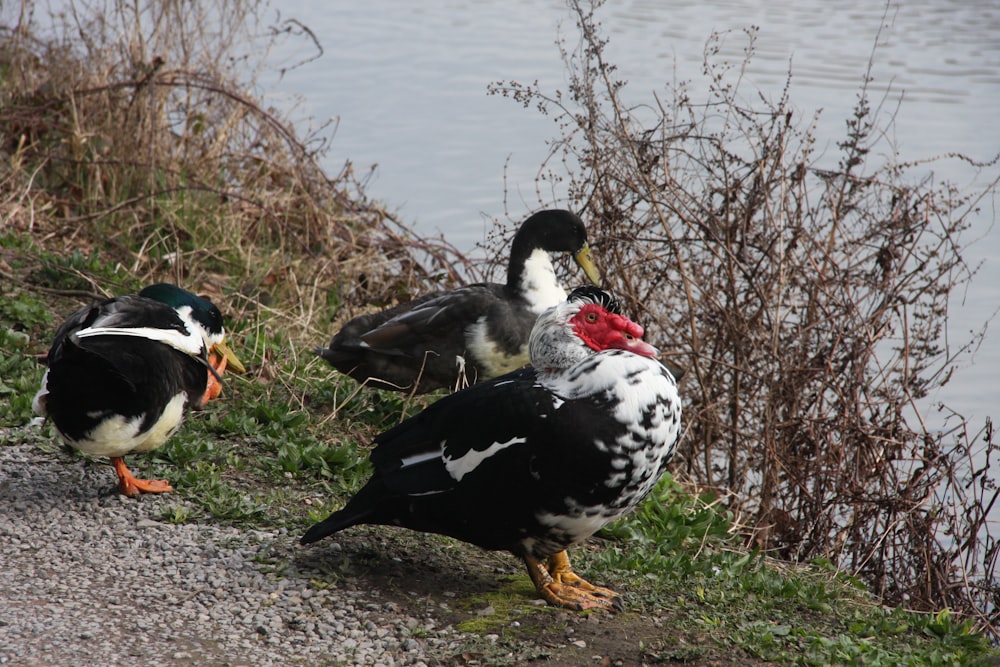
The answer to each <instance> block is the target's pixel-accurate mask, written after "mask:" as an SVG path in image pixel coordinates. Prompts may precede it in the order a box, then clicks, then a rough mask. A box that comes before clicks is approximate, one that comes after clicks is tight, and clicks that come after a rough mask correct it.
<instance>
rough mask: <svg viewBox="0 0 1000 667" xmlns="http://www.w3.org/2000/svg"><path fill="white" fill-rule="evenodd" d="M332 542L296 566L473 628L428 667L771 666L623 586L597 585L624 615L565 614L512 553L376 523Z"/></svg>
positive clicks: (409, 609)
mask: <svg viewBox="0 0 1000 667" xmlns="http://www.w3.org/2000/svg"><path fill="white" fill-rule="evenodd" d="M338 540H339V544H340V545H341V550H339V551H337V552H335V553H332V552H331V551H330V550H324V549H323V548H322V545H323V543H322V542H321V543H319V544H318V545H316V546H313V547H311V548H309V549H308V550H307V551H303V552H301V553H300V555H299V556H298V557H297V558H296V564H297V566H299V567H300V568H302V569H303V570H310V569H319V570H330V569H331V568H334V569H337V570H338V571H339V572H340V573H341V574H340V576H348V577H350V578H351V580H352V583H353V584H354V585H355V586H359V587H361V588H368V589H370V590H372V591H373V592H377V594H378V595H379V596H380V597H384V598H387V599H389V600H392V601H393V602H395V603H396V604H398V605H399V607H400V609H401V610H404V611H407V612H408V613H417V612H427V611H428V610H432V613H433V614H434V615H435V616H436V617H437V618H438V619H439V620H440V621H441V622H442V624H445V625H452V626H454V627H456V628H459V629H464V628H469V630H470V632H469V633H468V634H467V635H465V636H467V637H468V638H469V642H468V643H469V647H468V648H467V649H466V650H463V651H462V652H460V653H456V654H453V655H440V656H436V660H435V662H433V663H431V664H433V665H439V666H447V667H453V666H459V665H495V664H514V665H521V664H537V665H546V666H547V667H574V666H583V665H593V666H595V667H611V666H623V667H625V666H632V665H636V666H638V665H657V664H684V665H692V666H695V667H710V666H712V667H721V666H728V665H733V666H735V665H741V666H752V665H764V664H773V663H767V662H762V661H757V660H754V659H752V658H750V657H748V656H746V655H743V654H742V653H741V654H740V655H738V656H733V655H732V651H731V650H729V649H726V648H725V647H720V646H718V645H716V643H715V642H714V641H713V640H712V639H711V638H710V637H709V636H708V635H707V634H706V633H702V632H699V630H698V628H696V627H691V626H690V624H689V622H688V621H685V622H686V623H688V626H687V627H685V626H683V625H681V623H680V621H679V617H678V616H677V615H675V614H673V613H672V612H671V611H670V610H661V611H659V612H658V613H655V614H650V615H646V614H641V613H638V612H636V611H630V609H629V595H628V591H627V590H625V589H623V588H622V587H621V586H617V585H615V583H614V582H599V581H594V583H599V584H601V585H606V586H610V587H611V588H613V589H615V590H617V591H618V592H620V593H622V594H623V597H624V599H625V611H624V612H621V613H614V614H612V613H604V612H590V613H583V612H573V611H565V610H559V609H554V608H552V607H549V606H547V605H545V604H544V603H543V602H542V601H541V600H540V599H538V598H537V597H536V596H535V595H534V591H533V589H532V588H531V584H530V582H529V580H528V578H527V575H526V574H523V573H522V569H523V568H522V566H521V564H520V561H518V560H517V559H516V558H514V557H513V556H511V555H509V554H505V553H493V552H486V551H482V550H479V549H476V548H474V547H469V546H467V545H464V544H460V543H457V542H452V541H450V540H445V539H444V538H438V537H436V536H426V535H420V534H414V533H410V532H408V531H404V530H400V529H392V528H381V527H378V528H376V527H361V528H356V529H352V530H351V531H346V532H345V533H342V534H340V535H338ZM572 555H573V554H572V552H571V553H570V556H571V558H572ZM579 573H580V574H582V575H584V576H586V572H583V571H580V572H579ZM497 601H499V604H498V602H497ZM470 626H471V627H470Z"/></svg>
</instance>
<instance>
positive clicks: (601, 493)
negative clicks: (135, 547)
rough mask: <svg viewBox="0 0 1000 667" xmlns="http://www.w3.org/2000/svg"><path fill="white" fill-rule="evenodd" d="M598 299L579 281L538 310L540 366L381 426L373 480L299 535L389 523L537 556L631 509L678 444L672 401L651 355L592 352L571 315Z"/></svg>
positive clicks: (677, 407) (666, 378) (669, 381)
mask: <svg viewBox="0 0 1000 667" xmlns="http://www.w3.org/2000/svg"><path fill="white" fill-rule="evenodd" d="M593 303H604V304H606V305H608V306H611V308H612V309H613V308H614V304H613V302H612V301H610V300H609V297H608V296H607V295H606V294H604V293H602V292H601V291H600V290H598V289H596V288H582V289H579V290H576V291H575V292H574V293H573V294H572V295H571V296H570V298H569V300H568V301H567V302H565V303H563V304H561V305H559V306H557V307H555V308H553V309H550V310H549V311H547V312H546V313H545V314H543V315H542V316H541V317H540V318H539V319H538V322H537V323H536V325H535V327H534V330H533V332H532V335H531V357H532V363H533V364H534V366H535V367H531V368H525V369H522V370H519V371H515V372H513V373H509V374H507V375H504V376H501V377H498V378H495V379H493V380H489V381H487V382H484V383H481V384H478V385H476V386H474V387H470V388H468V389H466V390H463V391H460V392H457V393H455V394H451V395H449V396H446V397H444V398H442V399H441V400H440V401H438V402H436V403H434V404H433V405H431V406H430V407H428V408H427V409H426V410H424V411H423V412H422V413H420V414H418V415H416V416H415V417H412V418H410V419H408V420H406V421H404V422H403V423H401V424H399V425H398V426H396V427H395V428H393V429H390V430H389V431H387V432H385V433H383V434H381V435H380V436H378V437H377V438H376V439H375V444H376V448H375V449H374V451H373V452H372V455H371V462H372V464H373V466H374V468H375V473H374V476H373V477H372V479H371V480H370V481H369V482H368V484H367V485H366V486H365V487H364V488H363V489H362V490H361V491H360V492H359V493H358V494H357V495H356V496H355V497H354V498H352V499H351V500H350V502H348V504H347V505H346V507H344V509H342V510H340V511H338V512H335V513H334V514H333V515H331V516H330V517H329V518H328V519H326V520H325V521H323V522H321V523H319V524H316V525H315V526H313V527H312V528H311V529H310V530H309V531H308V532H307V533H306V535H305V536H304V537H303V538H302V542H303V543H309V542H314V541H316V540H318V539H320V538H322V537H324V536H326V535H329V534H331V533H334V532H336V531H339V530H342V529H344V528H347V527H349V526H352V525H355V524H360V523H369V524H389V525H399V526H404V527H406V528H411V529H414V530H419V531H425V532H434V533H442V534H445V535H450V536H452V537H455V538H458V539H460V540H464V541H466V542H470V543H472V544H476V545H479V546H481V547H483V548H486V549H495V550H508V551H510V552H512V553H514V554H515V555H518V556H521V557H530V558H534V559H544V558H548V557H550V556H553V555H554V554H556V553H558V552H560V551H563V550H565V549H566V548H568V547H570V546H573V545H575V544H579V543H580V542H582V541H583V540H585V539H587V538H588V537H590V536H591V535H593V534H594V533H595V532H596V531H597V530H599V529H600V528H601V527H602V526H604V525H606V524H607V523H608V522H610V521H613V520H614V519H616V518H618V517H619V516H621V515H622V514H624V513H626V512H628V511H629V510H630V509H632V508H633V507H635V506H636V504H638V503H639V501H641V500H642V499H643V498H644V497H645V496H646V495H647V494H648V493H649V492H650V490H651V489H652V488H653V486H654V485H655V483H656V481H657V480H658V479H659V478H660V476H661V474H662V473H663V471H664V469H665V466H666V464H667V462H668V461H669V460H670V457H671V455H672V453H673V451H674V447H675V446H676V443H677V439H678V436H679V433H680V421H681V404H680V397H679V395H678V392H677V385H676V382H675V381H674V378H673V376H672V375H671V374H670V372H669V371H668V370H667V369H666V368H665V367H664V366H663V365H662V364H660V363H659V362H658V361H657V360H656V359H654V358H651V357H650V356H642V355H641V354H635V353H633V352H631V351H627V350H624V349H608V350H604V351H594V350H593V349H591V348H590V347H588V346H587V345H585V344H584V343H583V342H582V340H581V339H580V337H579V336H578V335H576V334H574V332H573V331H574V329H573V327H572V325H571V324H570V322H571V320H572V318H573V317H574V315H575V314H576V313H578V312H580V311H581V307H582V306H584V305H586V304H593ZM622 319H624V318H622ZM630 324H632V326H635V327H637V325H634V323H630ZM637 328H638V327H637ZM638 332H639V335H640V336H641V328H638ZM629 344H632V345H639V344H641V345H643V346H646V348H648V349H649V350H652V353H653V354H655V349H654V348H651V347H650V346H647V345H646V344H645V343H641V342H633V343H629Z"/></svg>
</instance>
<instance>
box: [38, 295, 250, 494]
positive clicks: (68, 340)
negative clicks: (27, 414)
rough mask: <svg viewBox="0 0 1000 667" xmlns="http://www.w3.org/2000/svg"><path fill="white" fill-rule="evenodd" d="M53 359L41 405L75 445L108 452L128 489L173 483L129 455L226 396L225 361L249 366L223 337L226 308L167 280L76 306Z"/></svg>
mask: <svg viewBox="0 0 1000 667" xmlns="http://www.w3.org/2000/svg"><path fill="white" fill-rule="evenodd" d="M45 362H46V365H47V366H48V368H47V370H46V371H45V375H44V377H43V378H42V386H41V389H40V390H39V391H38V394H36V396H35V400H34V403H33V407H34V409H35V412H37V413H38V414H39V415H41V416H43V417H48V418H49V419H51V420H52V422H53V424H55V427H56V430H57V431H58V432H59V434H60V435H61V436H62V438H63V440H65V441H66V443H67V444H69V445H70V446H71V447H73V448H75V449H77V450H79V451H81V452H84V453H86V454H90V455H92V456H108V457H110V458H111V462H112V464H113V465H114V467H115V472H116V473H117V475H118V488H119V490H120V491H121V492H122V493H123V494H125V495H127V496H136V495H139V494H140V493H163V492H167V491H171V490H172V488H171V486H170V484H169V483H168V482H167V481H166V480H156V479H153V480H146V479H137V478H136V477H134V476H133V475H132V473H131V472H130V471H129V469H128V467H127V466H126V465H125V460H124V457H125V455H126V454H130V453H132V452H146V451H150V450H153V449H156V448H157V447H159V446H160V445H162V444H163V443H164V442H166V441H167V439H168V438H169V437H170V436H171V435H172V434H173V433H174V432H175V431H176V430H177V429H178V428H179V427H180V425H181V423H182V422H183V420H184V416H185V414H186V412H187V410H188V409H189V408H201V407H203V406H204V405H205V404H206V403H207V402H208V401H209V400H211V399H213V398H216V397H218V396H219V394H220V393H221V391H222V385H221V378H222V374H223V373H224V372H225V371H226V369H227V368H228V369H229V370H232V371H234V372H244V370H245V369H244V367H243V364H242V363H241V362H240V360H239V358H238V357H237V356H236V355H235V354H234V353H233V352H232V351H231V350H230V349H229V347H228V346H227V345H226V343H225V329H224V328H223V321H222V313H221V312H219V309H218V308H217V307H216V306H215V305H214V304H213V303H212V302H211V301H209V300H207V299H203V298H201V297H199V296H196V295H194V294H192V293H190V292H188V291H186V290H183V289H181V288H180V287H177V286H176V285H171V284H167V283H159V284H156V285H151V286H149V287H146V288H145V289H143V290H142V291H141V292H139V294H138V295H128V296H120V297H117V298H113V299H106V300H104V301H100V302H97V303H94V304H93V305H90V306H86V307H84V308H81V309H80V310H78V311H76V312H75V313H73V314H72V315H70V316H69V318H68V319H67V320H66V321H65V322H64V323H63V324H62V326H60V327H59V329H58V331H57V332H56V337H55V340H54V341H53V343H52V347H51V348H50V349H49V352H48V355H47V357H46V360H45Z"/></svg>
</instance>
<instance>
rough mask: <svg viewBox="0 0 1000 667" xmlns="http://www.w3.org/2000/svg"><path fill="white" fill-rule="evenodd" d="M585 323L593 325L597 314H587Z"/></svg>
mask: <svg viewBox="0 0 1000 667" xmlns="http://www.w3.org/2000/svg"><path fill="white" fill-rule="evenodd" d="M587 321H588V322H590V323H591V324H593V323H594V322H596V321H597V313H587Z"/></svg>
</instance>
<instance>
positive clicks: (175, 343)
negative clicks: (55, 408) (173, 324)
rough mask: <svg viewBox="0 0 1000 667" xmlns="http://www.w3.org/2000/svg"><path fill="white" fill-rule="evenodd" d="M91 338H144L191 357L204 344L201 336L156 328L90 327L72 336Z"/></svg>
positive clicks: (198, 351)
mask: <svg viewBox="0 0 1000 667" xmlns="http://www.w3.org/2000/svg"><path fill="white" fill-rule="evenodd" d="M93 336H131V337H134V338H145V339H146V340H153V341H157V342H159V343H163V344H164V345H169V346H170V347H172V348H174V349H175V350H180V351H181V352H183V353H185V354H190V355H192V356H197V355H199V354H201V349H202V347H203V346H204V344H205V343H204V341H203V340H202V338H201V336H194V335H191V334H183V333H181V332H180V331H178V330H177V329H157V328H156V327H91V328H89V329H83V330H82V331H77V332H76V333H74V334H73V337H74V338H77V339H83V338H92V337H93Z"/></svg>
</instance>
